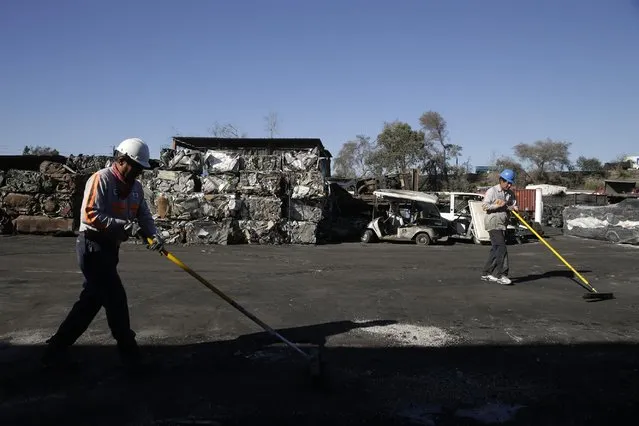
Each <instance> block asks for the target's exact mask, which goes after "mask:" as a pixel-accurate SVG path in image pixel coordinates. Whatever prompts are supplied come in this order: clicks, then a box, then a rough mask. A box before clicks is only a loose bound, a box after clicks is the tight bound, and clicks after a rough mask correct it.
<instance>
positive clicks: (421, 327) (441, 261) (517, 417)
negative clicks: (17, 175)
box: [0, 235, 639, 426]
mask: <svg viewBox="0 0 639 426" xmlns="http://www.w3.org/2000/svg"><path fill="white" fill-rule="evenodd" d="M548 241H549V242H550V244H552V245H553V247H554V248H555V249H557V251H558V252H559V253H561V255H562V256H564V258H566V259H567V260H568V261H569V262H571V264H572V265H573V266H574V267H575V268H577V269H578V270H579V271H580V272H581V273H582V274H583V275H584V276H585V277H586V278H587V279H588V280H589V281H590V282H591V284H592V285H593V286H594V287H596V288H597V289H598V290H599V291H601V292H614V294H615V299H613V300H606V301H601V302H594V303H592V302H587V301H585V300H584V299H583V298H582V295H583V294H584V293H585V292H586V290H585V289H584V288H582V287H581V286H580V285H579V284H578V280H577V279H576V278H575V277H573V276H572V273H571V272H569V271H568V269H567V268H566V267H565V266H564V265H563V264H562V263H561V262H560V261H559V260H558V259H557V258H556V257H555V256H554V255H553V254H552V253H551V252H550V251H548V249H547V248H546V247H545V246H543V245H542V244H541V243H539V242H536V241H535V242H530V243H526V244H521V245H511V246H509V247H508V249H509V253H510V264H511V278H512V279H513V281H514V285H512V286H500V285H498V284H491V283H487V282H484V281H481V280H480V279H479V276H480V273H481V266H482V265H483V263H484V261H485V260H486V257H487V255H488V250H489V246H479V245H474V244H469V243H457V244H454V245H436V246H429V247H418V246H415V245H412V244H370V245H362V244H359V243H349V244H335V245H323V246H253V245H244V246H206V247H201V246H199V247H196V246H191V247H170V249H171V251H172V252H173V253H174V254H175V255H176V256H177V257H178V258H179V259H181V260H182V261H184V262H185V263H186V264H187V265H188V266H190V267H191V268H192V269H194V270H195V271H196V272H198V273H199V274H200V275H202V276H203V277H205V278H206V279H208V280H210V281H211V283H213V284H214V285H216V286H218V288H220V289H221V290H222V291H224V292H225V293H226V294H228V295H229V296H230V297H232V298H234V299H235V300H236V301H237V302H238V303H240V304H241V305H243V306H244V307H246V308H247V309H248V310H249V311H251V312H253V313H254V314H255V315H257V316H258V317H259V318H261V319H262V320H264V321H265V322H266V323H268V324H269V325H271V326H272V327H273V328H275V329H277V330H278V332H280V333H281V334H282V335H284V336H285V337H287V338H288V339H290V340H292V341H294V342H296V343H298V344H299V345H300V346H301V347H302V349H304V350H309V351H310V350H312V349H313V348H314V347H315V345H320V344H322V345H324V350H323V359H324V361H325V370H324V373H325V375H324V377H325V379H326V381H325V383H324V386H323V387H322V388H316V387H313V386H312V385H311V383H310V381H309V375H308V371H307V364H306V363H305V360H304V359H303V358H302V357H301V356H299V355H298V354H296V353H295V352H294V351H292V350H290V348H288V347H286V346H284V345H282V344H280V343H279V342H278V341H277V340H274V339H273V338H271V337H270V336H269V335H268V334H266V333H265V332H263V330H261V329H260V328H259V327H258V326H257V325H256V324H254V323H253V322H251V321H250V320H248V319H247V318H246V317H244V316H242V315H241V314H240V313H239V312H238V311H236V310H235V309H234V308H232V307H231V306H230V305H228V304H227V303H226V302H224V301H223V300H222V299H220V298H219V297H218V296H216V295H215V294H213V293H212V292H211V291H210V290H208V289H207V288H205V287H204V286H202V285H201V284H200V283H199V282H197V281H196V280H195V279H193V278H192V277H191V276H189V275H187V274H186V273H185V272H184V271H182V270H181V269H179V268H178V267H176V266H175V265H174V264H173V263H171V262H169V261H168V260H167V259H166V258H163V257H161V256H160V255H158V254H157V253H152V252H149V251H147V250H146V249H145V248H143V247H142V246H136V245H129V244H127V245H125V246H123V248H122V252H121V261H120V268H119V269H120V273H121V277H122V279H123V281H124V283H125V286H126V288H127V292H128V296H129V304H130V309H131V318H132V325H133V328H134V329H135V331H136V332H137V334H138V341H139V342H140V344H141V345H142V347H143V351H144V353H145V355H146V357H147V360H148V362H149V369H148V371H147V372H146V374H144V375H142V376H139V377H129V376H126V375H125V374H123V372H122V369H121V368H120V364H119V359H118V356H117V352H116V350H115V346H114V341H113V339H112V338H111V336H110V333H109V330H108V327H107V324H106V320H105V315H104V311H101V312H100V313H99V314H98V316H97V317H96V319H95V321H94V322H93V324H92V325H91V327H90V328H89V330H87V332H86V333H85V335H84V336H83V337H82V338H81V339H80V340H79V341H78V342H77V344H76V345H75V346H74V348H73V355H74V358H75V359H76V360H77V361H78V362H79V365H78V366H77V367H76V368H75V369H71V370H61V371H57V370H46V369H43V368H42V367H41V366H40V364H39V357H40V356H41V354H42V349H43V346H42V345H43V342H44V341H45V340H46V339H47V338H48V337H49V336H50V335H51V334H52V333H53V332H54V331H55V329H56V328H57V326H58V325H59V323H60V322H61V321H62V320H63V318H64V316H65V315H66V313H67V311H68V309H69V308H70V307H71V305H72V304H73V303H74V302H75V300H76V298H77V296H78V294H79V291H80V289H81V283H82V276H81V275H80V273H79V270H78V267H77V265H76V260H75V252H74V244H75V240H74V239H73V238H53V237H36V236H17V237H2V238H0V307H1V309H0V319H1V321H0V425H3V426H5V425H6V426H8V425H42V424H56V425H58V424H63V425H72V424H91V425H115V424H117V425H182V424H213V425H235V424H279V425H284V424H296V425H299V424H316V425H326V424H385V425H414V424H418V425H419V424H423V425H449V424H462V425H466V424H468V425H475V424H497V423H500V422H505V423H501V424H518V425H519V424H521V425H540V424H543V425H587V424H592V425H601V424H626V423H628V422H634V421H633V418H636V415H637V414H639V357H638V354H639V351H638V348H639V346H638V345H637V342H638V341H639V331H638V330H637V324H638V320H639V313H638V309H637V308H638V306H639V286H638V284H639V276H638V274H637V272H638V270H639V263H638V262H637V258H638V256H639V251H638V249H637V248H636V247H631V246H621V245H612V244H609V243H604V242H599V241H593V240H584V239H577V238H571V237H564V236H560V235H558V236H554V237H551V238H549V239H548Z"/></svg>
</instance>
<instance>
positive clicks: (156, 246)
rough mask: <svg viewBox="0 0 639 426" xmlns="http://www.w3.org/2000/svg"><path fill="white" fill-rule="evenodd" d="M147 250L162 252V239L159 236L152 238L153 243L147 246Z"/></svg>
mask: <svg viewBox="0 0 639 426" xmlns="http://www.w3.org/2000/svg"><path fill="white" fill-rule="evenodd" d="M147 248H148V249H149V250H154V251H162V250H164V239H163V238H162V236H161V235H160V234H155V235H154V236H153V241H151V243H150V244H149V245H148V246H147Z"/></svg>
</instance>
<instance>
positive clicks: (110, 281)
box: [49, 233, 137, 356]
mask: <svg viewBox="0 0 639 426" xmlns="http://www.w3.org/2000/svg"><path fill="white" fill-rule="evenodd" d="M118 251H119V249H118V247H117V246H116V245H115V244H114V243H112V242H109V241H108V240H104V241H100V239H99V238H89V237H86V236H85V235H84V234H83V233H80V236H79V237H78V239H77V241H76V252H77V256H78V263H79V265H80V269H81V270H82V273H83V274H84V283H83V285H82V287H83V289H82V292H81V293H80V297H79V299H78V301H77V302H76V303H75V304H74V305H73V307H72V309H71V311H70V312H69V314H68V315H67V317H66V319H65V320H64V321H63V322H62V324H61V325H60V328H59V329H58V331H57V333H56V334H55V335H54V336H53V337H52V338H51V339H50V341H49V342H50V343H51V344H53V345H56V346H62V347H66V346H71V345H73V344H74V343H75V342H76V340H77V339H78V338H79V337H80V336H81V335H82V334H83V333H84V332H85V331H86V330H87V328H88V327H89V325H90V324H91V322H92V321H93V319H94V318H95V316H96V315H97V313H98V312H99V311H100V309H101V308H102V307H104V309H105V311H106V317H107V322H108V324H109V328H110V329H111V334H112V335H113V338H114V339H115V340H116V341H117V345H118V349H119V351H120V353H121V355H123V356H127V355H135V354H136V353H137V344H136V342H135V333H134V332H133V331H132V330H131V325H130V321H129V307H128V304H127V296H126V292H125V291H124V287H123V286H122V281H120V276H119V275H118V271H117V265H118V262H119V253H118Z"/></svg>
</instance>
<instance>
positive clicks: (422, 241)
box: [415, 232, 432, 246]
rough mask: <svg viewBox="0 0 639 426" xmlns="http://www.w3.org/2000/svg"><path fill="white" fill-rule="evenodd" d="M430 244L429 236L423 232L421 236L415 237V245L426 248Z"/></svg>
mask: <svg viewBox="0 0 639 426" xmlns="http://www.w3.org/2000/svg"><path fill="white" fill-rule="evenodd" d="M431 243H432V241H431V239H430V235H428V234H427V233H425V232H423V233H421V234H417V236H416V237H415V244H417V245H420V246H428V245H430V244H431Z"/></svg>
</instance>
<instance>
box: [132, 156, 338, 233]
mask: <svg viewBox="0 0 639 426" xmlns="http://www.w3.org/2000/svg"><path fill="white" fill-rule="evenodd" d="M318 158H319V157H318V152H317V150H310V151H296V152H283V153H279V154H273V155H250V154H249V155H246V154H242V153H239V152H235V151H216V150H207V151H206V152H203V151H198V150H190V149H180V150H168V149H167V150H163V151H162V154H161V156H160V163H161V166H160V168H159V169H155V170H151V171H147V172H145V173H144V175H143V176H142V177H141V181H142V182H143V185H144V188H145V194H146V199H147V202H148V204H149V206H150V208H151V211H152V213H153V214H154V215H155V217H156V220H157V223H158V225H159V226H160V228H161V229H162V231H163V233H164V235H165V237H167V238H168V241H169V242H170V243H190V244H247V243H248V244H289V243H290V244H315V243H318V242H320V240H321V239H322V238H323V237H326V235H323V229H322V225H323V224H324V225H326V223H325V222H326V221H328V220H329V219H330V217H329V216H330V212H329V211H328V206H329V202H328V189H327V187H326V185H325V182H324V177H323V175H322V174H321V172H320V171H319V170H318V168H317V161H318ZM324 231H325V229H324Z"/></svg>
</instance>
